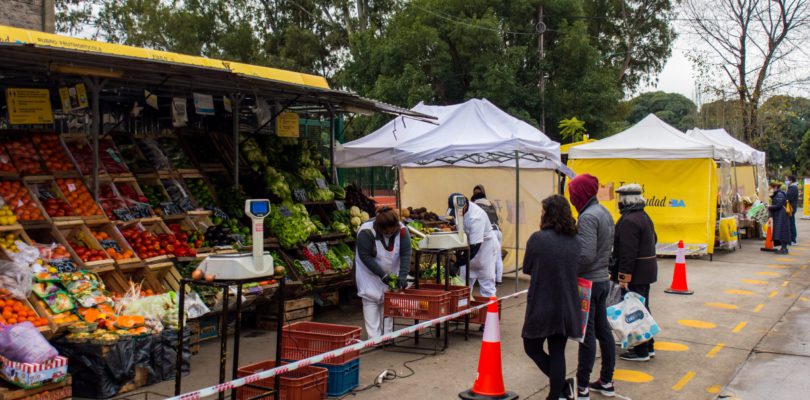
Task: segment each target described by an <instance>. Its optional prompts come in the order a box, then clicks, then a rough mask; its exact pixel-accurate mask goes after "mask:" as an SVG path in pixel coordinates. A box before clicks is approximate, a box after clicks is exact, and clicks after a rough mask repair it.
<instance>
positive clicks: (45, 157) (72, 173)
mask: <svg viewBox="0 0 810 400" xmlns="http://www.w3.org/2000/svg"><path fill="white" fill-rule="evenodd" d="M30 137H31V141H32V142H33V143H34V147H36V148H37V153H39V156H40V158H41V159H42V163H43V164H44V165H45V167H46V169H48V170H49V172H50V173H51V174H53V175H54V176H57V177H60V178H78V177H79V176H80V175H79V171H78V167H77V165H76V161H75V160H74V159H73V157H72V156H71V155H70V152H69V151H68V149H67V147H66V146H65V144H64V142H63V141H62V140H61V139H60V138H59V136H58V135H57V134H56V133H55V132H41V133H34V134H32V135H31V136H30ZM46 151H53V152H54V153H55V154H54V155H49V154H46V153H45V152H46ZM51 157H56V158H60V157H61V158H62V161H65V162H67V163H69V165H68V166H67V169H61V170H58V171H54V170H51V168H50V166H49V165H48V162H50V161H51V160H50V159H51Z"/></svg>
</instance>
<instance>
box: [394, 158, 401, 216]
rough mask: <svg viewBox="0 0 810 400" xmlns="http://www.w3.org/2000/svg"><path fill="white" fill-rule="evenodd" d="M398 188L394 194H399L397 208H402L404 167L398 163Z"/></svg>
mask: <svg viewBox="0 0 810 400" xmlns="http://www.w3.org/2000/svg"><path fill="white" fill-rule="evenodd" d="M396 168H397V190H396V192H394V194H395V195H396V196H397V210H402V208H403V207H402V167H401V166H399V165H397V167H396Z"/></svg>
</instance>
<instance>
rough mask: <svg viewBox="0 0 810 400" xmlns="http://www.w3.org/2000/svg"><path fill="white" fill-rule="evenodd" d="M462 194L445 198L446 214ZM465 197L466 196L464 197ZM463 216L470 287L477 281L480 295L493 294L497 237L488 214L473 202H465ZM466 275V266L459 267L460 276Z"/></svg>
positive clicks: (489, 295)
mask: <svg viewBox="0 0 810 400" xmlns="http://www.w3.org/2000/svg"><path fill="white" fill-rule="evenodd" d="M458 196H462V197H463V195H461V194H458V193H454V194H451V195H450V197H449V198H448V199H447V203H448V212H447V213H448V214H452V211H453V199H454V198H455V197H458ZM465 199H466V197H465ZM462 215H463V218H464V233H466V234H467V242H468V243H469V245H470V287H473V286H475V282H476V281H477V282H478V285H479V286H480V288H479V292H480V293H481V296H484V297H491V296H495V292H496V289H495V263H496V260H495V259H496V255H495V253H496V252H497V251H498V249H499V246H498V239H497V238H496V236H495V234H494V232H493V230H492V224H491V223H490V222H489V216H487V213H486V212H485V211H484V210H483V209H481V207H479V206H478V205H476V204H475V203H470V202H469V201H468V202H467V205H466V206H465V207H464V210H463V211H462ZM465 277H466V266H464V267H462V268H461V278H462V279H464V278H465Z"/></svg>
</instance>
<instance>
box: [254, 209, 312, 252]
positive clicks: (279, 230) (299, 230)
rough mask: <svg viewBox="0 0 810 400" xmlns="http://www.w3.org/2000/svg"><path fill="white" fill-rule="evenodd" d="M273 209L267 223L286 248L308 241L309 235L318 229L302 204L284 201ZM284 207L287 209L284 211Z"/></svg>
mask: <svg viewBox="0 0 810 400" xmlns="http://www.w3.org/2000/svg"><path fill="white" fill-rule="evenodd" d="M271 209H272V211H271V212H270V216H269V217H268V218H267V221H266V225H267V227H268V228H269V229H270V232H271V233H272V234H273V235H274V236H275V237H277V238H278V241H279V244H281V246H282V247H284V248H287V249H290V248H293V247H296V246H298V245H301V244H304V243H306V241H307V239H308V238H309V235H311V234H313V233H315V232H317V230H318V229H317V227H316V226H315V224H313V223H312V221H311V220H310V219H309V214H308V213H307V209H306V207H304V206H303V205H302V204H293V203H292V202H283V203H281V204H279V205H277V206H273V207H271ZM282 209H284V210H285V212H284V213H282ZM284 214H289V216H287V215H284Z"/></svg>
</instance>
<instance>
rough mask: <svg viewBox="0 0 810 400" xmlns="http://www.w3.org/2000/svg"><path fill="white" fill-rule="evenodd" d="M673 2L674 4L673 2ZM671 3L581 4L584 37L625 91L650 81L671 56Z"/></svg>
mask: <svg viewBox="0 0 810 400" xmlns="http://www.w3.org/2000/svg"><path fill="white" fill-rule="evenodd" d="M676 1H677V0H676ZM676 1H671V0H585V6H584V7H583V8H584V10H585V12H586V15H587V17H588V20H589V24H588V33H589V34H590V35H591V37H593V38H595V41H596V46H597V47H598V48H599V50H600V52H601V53H602V55H603V56H604V57H605V63H606V64H607V65H609V66H611V67H612V68H613V69H615V71H616V78H617V79H618V81H619V82H620V83H621V85H622V88H623V89H625V90H634V89H636V88H637V87H638V86H639V84H640V83H643V82H645V81H652V80H654V78H655V75H656V74H657V73H659V72H661V70H662V69H663V68H664V64H665V63H666V60H667V59H668V58H669V56H670V54H671V48H672V42H673V41H674V40H675V37H676V35H675V31H674V30H673V29H672V27H671V26H670V24H669V20H670V19H671V18H672V17H674V14H675V13H674V3H675V2H676Z"/></svg>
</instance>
